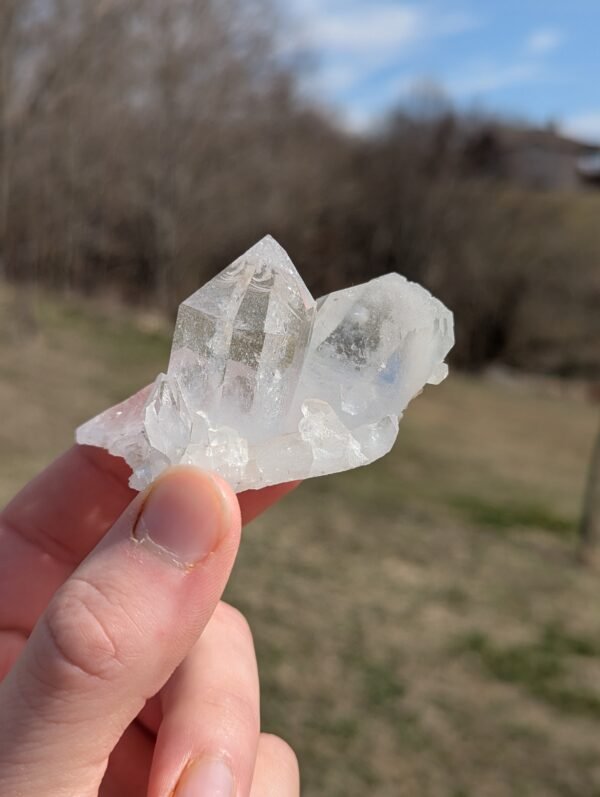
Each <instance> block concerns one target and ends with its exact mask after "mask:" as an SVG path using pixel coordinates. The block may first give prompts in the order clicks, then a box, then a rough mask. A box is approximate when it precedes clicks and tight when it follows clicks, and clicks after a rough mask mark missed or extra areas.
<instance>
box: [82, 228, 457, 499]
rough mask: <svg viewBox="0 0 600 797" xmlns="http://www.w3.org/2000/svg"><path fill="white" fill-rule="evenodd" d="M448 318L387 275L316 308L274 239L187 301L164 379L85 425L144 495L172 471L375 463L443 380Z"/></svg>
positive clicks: (256, 479)
mask: <svg viewBox="0 0 600 797" xmlns="http://www.w3.org/2000/svg"><path fill="white" fill-rule="evenodd" d="M453 343H454V337H453V323H452V314H451V313H450V312H449V311H448V310H447V309H446V308H445V307H444V305H442V304H441V302H439V301H438V300H437V299H435V298H434V297H433V296H431V294H429V293H428V291H426V290H425V289H424V288H421V287H420V286H419V285H416V284H414V283H410V282H408V281H407V280H405V279H404V278H403V277H401V276H399V275H398V274H388V275H386V276H384V277H380V278H378V279H375V280H372V281H371V282H369V283H366V284H364V285H357V286H355V287H352V288H349V289H346V290H343V291H337V292H336V293H333V294H330V295H329V296H326V297H323V298H322V299H320V300H319V302H318V303H315V301H314V300H313V298H312V296H311V295H310V293H309V291H308V290H307V288H306V286H305V285H304V283H303V281H302V279H301V277H300V275H299V274H298V272H297V271H296V269H295V267H294V265H293V263H292V262H291V260H290V258H289V257H288V255H287V254H286V252H285V251H284V250H283V249H282V248H281V247H280V246H279V244H277V242H276V241H274V240H273V238H271V237H270V236H267V237H266V238H264V239H263V240H262V241H259V243H258V244H256V245H255V246H254V247H252V248H251V249H250V250H249V251H248V252H246V253H245V254H244V255H242V256H241V257H240V258H238V260H236V261H235V262H234V263H233V264H232V265H230V266H229V267H228V268H226V269H225V270H224V271H223V272H221V273H220V274H219V275H217V276H216V277H215V278H214V279H212V280H211V281H210V282H208V283H207V284H206V285H205V286H204V287H203V288H201V289H200V290H198V291H196V293H194V294H193V295H192V296H190V297H189V298H188V299H187V300H186V301H184V302H183V303H182V304H181V306H180V308H179V313H178V316H177V323H176V329H175V335H174V339H173V348H172V351H171V358H170V362H169V367H168V372H167V374H166V375H165V374H161V375H159V377H157V380H156V382H155V385H154V386H153V388H152V389H151V390H150V391H146V392H145V393H140V394H138V395H137V396H136V397H133V398H132V399H130V400H128V401H127V402H124V403H123V405H120V406H119V407H116V408H111V409H110V410H107V411H106V412H105V413H103V414H101V415H100V416H98V417H97V418H94V419H92V420H91V421H88V423H87V424H84V425H83V426H82V427H80V429H79V430H78V433H77V439H78V441H79V442H80V443H87V444H90V445H100V446H103V447H106V448H108V449H109V450H110V451H112V452H113V453H115V454H117V455H119V456H123V457H124V458H125V459H126V460H127V462H128V463H129V464H130V465H131V467H132V469H133V471H134V473H133V476H132V480H131V484H132V486H134V487H137V488H142V487H145V486H146V485H147V484H149V483H150V482H151V481H152V480H153V479H154V478H156V476H157V475H158V474H159V473H160V472H161V471H162V470H164V469H165V468H166V467H168V466H169V465H170V464H177V463H184V464H194V465H198V466H201V467H206V468H210V469H212V470H214V471H216V472H218V473H219V474H221V475H222V476H223V477H224V478H225V479H227V480H228V481H229V482H230V483H231V484H232V485H233V486H234V487H235V488H236V489H248V488H258V487H262V486H265V485H268V484H275V483H279V482H284V481H290V480H292V479H301V478H305V477H307V476H319V475H323V474H326V473H333V472H336V471H340V470H345V469H347V468H353V467H357V466H358V465H364V464H367V463H368V462H372V461H373V460H375V459H377V458H378V457H380V456H382V455H383V454H385V453H386V452H387V451H389V449H390V448H391V446H392V445H393V443H394V440H395V439H396V435H397V432H398V420H399V418H400V417H401V416H402V413H403V411H404V409H405V407H406V405H407V404H408V402H409V401H410V400H411V399H412V398H413V397H414V396H415V395H416V394H417V393H419V392H420V391H421V390H422V388H423V386H424V385H425V384H426V383H428V382H429V383H432V384H437V383H438V382H440V381H441V380H442V379H443V378H444V377H445V376H446V373H447V366H446V365H445V363H444V360H445V357H446V355H447V354H448V351H449V350H450V349H451V347H452V345H453Z"/></svg>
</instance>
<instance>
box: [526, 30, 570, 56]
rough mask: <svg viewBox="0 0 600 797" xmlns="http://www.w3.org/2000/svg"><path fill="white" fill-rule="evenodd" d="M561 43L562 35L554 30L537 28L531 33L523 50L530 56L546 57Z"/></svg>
mask: <svg viewBox="0 0 600 797" xmlns="http://www.w3.org/2000/svg"><path fill="white" fill-rule="evenodd" d="M562 42H563V34H562V33H561V32H560V31H559V30H556V28H539V29H538V30H534V31H533V33H531V35H530V36H529V38H528V39H527V42H526V43H525V49H526V50H527V52H528V53H530V54H531V55H546V53H550V52H553V51H554V50H556V49H558V48H559V47H560V45H561V44H562Z"/></svg>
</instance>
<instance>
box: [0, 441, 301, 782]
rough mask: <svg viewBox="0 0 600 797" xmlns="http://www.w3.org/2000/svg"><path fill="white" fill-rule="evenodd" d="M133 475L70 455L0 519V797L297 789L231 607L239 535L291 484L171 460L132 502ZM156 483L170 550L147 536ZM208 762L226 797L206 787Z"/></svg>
mask: <svg viewBox="0 0 600 797" xmlns="http://www.w3.org/2000/svg"><path fill="white" fill-rule="evenodd" d="M128 477H129V470H128V468H127V466H126V465H125V464H124V463H123V462H122V461H121V460H118V459H115V458H113V457H111V456H110V455H109V454H107V453H106V452H105V451H103V450H100V449H95V448H89V447H85V446H75V447H73V448H72V449H71V450H69V451H68V452H67V453H65V454H64V455H63V456H62V457H60V458H59V459H58V460H56V461H55V462H54V463H53V464H52V465H51V466H50V467H49V468H47V469H46V470H45V471H44V472H43V473H41V474H40V475H39V476H38V477H37V478H35V479H34V480H33V481H32V482H31V483H30V484H28V485H27V486H26V487H25V488H24V489H23V490H22V491H21V492H20V493H19V494H18V495H17V496H16V497H15V498H14V499H13V500H12V501H11V502H10V503H9V504H8V506H7V507H6V508H5V509H4V511H3V512H2V513H1V514H0V794H7V795H8V794H11V795H15V797H33V796H34V795H36V797H37V795H40V794H44V795H45V797H59V796H60V797H65V796H66V795H77V797H92V796H95V795H101V797H143V796H144V797H145V795H148V797H172V796H173V795H177V797H179V795H180V794H181V795H183V797H188V794H192V793H193V794H197V795H198V797H203V795H206V796H207V797H209V795H211V794H212V795H213V797H215V795H217V796H218V797H271V796H275V795H277V797H298V795H299V793H300V791H299V777H298V767H297V763H296V758H295V756H294V753H293V752H292V750H291V749H290V748H289V747H288V746H287V745H286V744H285V742H283V741H282V740H281V739H278V738H276V737H273V736H270V735H267V734H263V733H261V732H260V720H259V686H258V673H257V666H256V656H255V653H254V646H253V643H252V635H251V633H250V630H249V627H248V624H247V623H246V621H245V619H244V618H243V617H242V615H241V614H240V613H239V612H238V611H237V610H235V609H234V608H232V607H230V606H228V605H226V604H225V603H223V602H221V601H220V597H221V595H222V593H223V590H224V588H225V585H226V583H227V579H228V578H229V574H230V572H231V568H232V566H233V563H234V560H235V556H236V553H237V550H238V546H239V542H240V533H241V527H242V525H243V524H245V523H248V522H249V521H250V520H252V519H253V518H254V517H256V516H257V515H259V514H260V513H261V512H263V511H265V510H266V509H267V508H268V507H269V506H270V505H271V504H273V503H274V502H276V501H277V500H278V499H279V498H281V497H282V496H283V495H285V493H287V492H288V491H289V490H291V489H293V487H295V485H294V484H291V485H280V486H277V487H272V488H267V489H264V490H260V491H256V492H249V493H246V494H241V495H239V496H237V497H236V496H235V495H234V494H233V493H232V491H231V490H230V488H229V487H228V486H227V485H226V484H225V483H223V482H221V481H220V480H218V479H217V478H216V477H214V476H212V475H210V474H206V473H203V472H201V471H199V470H196V469H193V468H178V469H174V470H172V471H171V472H168V473H167V474H166V475H165V476H163V477H161V479H160V480H159V487H158V488H157V487H156V486H153V487H152V488H150V492H149V493H148V492H147V493H145V494H142V495H138V494H137V493H135V492H134V491H132V490H131V489H130V488H129V487H128V485H127V480H128ZM159 489H160V490H161V491H162V492H161V495H162V503H161V504H160V506H161V513H160V516H159V520H160V524H161V528H160V534H161V535H162V536H161V537H160V539H161V546H158V545H156V544H155V543H154V542H153V541H152V539H150V538H149V537H148V538H145V537H142V536H140V532H139V529H140V528H145V526H144V525H143V524H142V522H141V520H140V519H141V518H146V517H147V516H148V517H150V510H149V507H150V505H151V503H152V502H153V501H154V507H156V506H157V501H158V499H156V496H157V495H158V490H159ZM167 494H168V501H167V500H166V499H165V497H164V496H165V495H167ZM203 496H204V498H202V497H203ZM200 499H202V500H200ZM186 513H187V514H186ZM156 515H157V513H156V511H155V512H154V526H156V523H157V520H156ZM184 522H185V524H186V525H185V528H186V529H188V532H189V534H188V538H187V540H186V544H187V548H186V549H185V555H184V556H182V557H181V559H179V558H175V557H173V556H171V555H170V554H169V553H165V550H164V548H165V547H167V548H169V550H170V547H169V546H171V542H172V539H173V540H174V539H175V537H173V535H174V534H175V533H176V532H177V530H178V529H180V528H183V524H184ZM190 529H191V531H190ZM196 531H197V539H196V538H195V537H194V534H195V533H196ZM190 535H191V536H190ZM180 536H181V535H180ZM164 540H166V541H167V542H168V545H167V546H162V543H164ZM178 545H180V543H178ZM175 547H177V546H175ZM173 550H175V548H173ZM190 551H191V552H192V553H193V555H192V554H189V552H190ZM199 551H201V555H200V554H199V553H198V552H199ZM188 554H189V555H188ZM188 560H189V561H188ZM214 762H219V766H220V767H222V768H226V770H227V772H229V773H231V778H232V782H231V788H230V789H229V787H228V786H227V787H226V786H223V785H221V787H220V788H216V790H215V789H214V788H213V789H212V790H211V789H210V788H209V786H208V785H207V784H208V781H207V779H206V778H204V779H203V778H202V777H200V778H199V779H198V772H200V771H202V772H204V771H205V770H204V769H202V768H203V767H204V766H208V765H210V766H211V767H212V769H211V772H212V771H213V769H214V767H213V764H214ZM219 771H221V770H219ZM194 778H196V780H194Z"/></svg>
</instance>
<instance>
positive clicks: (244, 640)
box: [148, 603, 260, 797]
mask: <svg viewBox="0 0 600 797" xmlns="http://www.w3.org/2000/svg"><path fill="white" fill-rule="evenodd" d="M259 704H260V699H259V684H258V672H257V665H256V655H255V653H254V644H253V641H252V635H251V633H250V629H249V627H248V624H247V622H246V621H245V619H244V618H243V616H242V615H241V614H240V613H239V612H238V611H237V610H236V609H233V608H232V607H231V606H228V605H227V604H225V603H220V604H219V606H218V607H217V610H216V611H215V613H214V615H213V617H212V618H211V620H210V622H209V623H208V625H207V627H206V629H205V631H204V633H203V634H202V637H201V638H200V640H199V641H198V642H197V644H196V646H195V648H194V650H193V651H192V653H191V654H190V655H189V656H188V658H187V659H186V660H185V661H184V663H183V664H182V665H181V666H180V668H179V669H178V670H177V671H176V673H175V674H174V676H173V677H172V678H171V680H170V681H169V683H168V684H167V686H166V688H165V689H164V691H163V693H162V709H163V719H162V723H161V725H160V729H159V732H158V737H157V741H156V749H155V754H154V761H153V764H152V771H151V775H150V786H149V790H148V795H149V797H159V795H163V794H171V793H172V791H173V790H174V789H175V788H176V786H177V783H178V782H179V781H180V780H181V778H182V773H184V772H185V776H184V778H183V779H184V781H185V785H186V787H187V788H189V789H190V794H204V793H206V794H216V795H221V794H224V795H229V794H236V797H247V795H249V794H250V788H251V784H252V776H253V772H254V765H255V761H256V752H257V747H258V739H259V734H260V708H259ZM195 780H196V781H197V782H196V783H195V782H194V781H195ZM183 794H186V792H185V791H184V792H183Z"/></svg>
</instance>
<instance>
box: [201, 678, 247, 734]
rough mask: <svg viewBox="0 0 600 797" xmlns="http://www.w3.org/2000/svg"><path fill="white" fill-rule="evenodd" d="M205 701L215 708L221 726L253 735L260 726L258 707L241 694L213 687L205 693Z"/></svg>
mask: <svg viewBox="0 0 600 797" xmlns="http://www.w3.org/2000/svg"><path fill="white" fill-rule="evenodd" d="M206 703H208V704H211V705H212V707H213V708H214V709H216V710H217V714H218V716H219V721H220V724H221V725H222V726H226V727H228V728H230V729H234V728H235V729H237V730H238V731H241V733H242V735H253V734H255V733H256V732H257V730H258V728H259V726H260V717H259V712H258V707H257V706H256V705H255V704H254V702H253V701H252V700H251V699H250V698H249V697H245V696H244V695H242V694H236V693H235V692H229V691H227V690H225V689H216V688H213V689H212V690H210V691H209V692H208V693H207V695H206Z"/></svg>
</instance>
